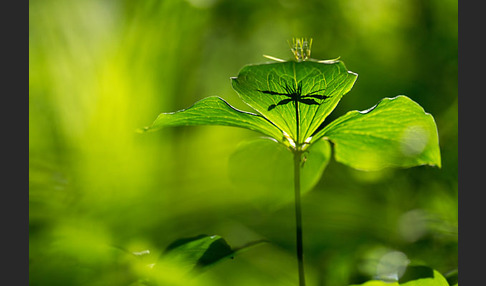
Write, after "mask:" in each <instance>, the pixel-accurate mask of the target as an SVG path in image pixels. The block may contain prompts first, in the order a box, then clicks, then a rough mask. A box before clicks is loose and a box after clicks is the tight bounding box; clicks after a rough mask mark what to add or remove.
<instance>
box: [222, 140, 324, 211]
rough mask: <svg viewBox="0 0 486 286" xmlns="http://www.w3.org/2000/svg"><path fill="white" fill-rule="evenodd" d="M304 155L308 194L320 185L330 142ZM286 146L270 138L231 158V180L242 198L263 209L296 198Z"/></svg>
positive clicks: (303, 180) (243, 148) (304, 189)
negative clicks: (255, 203) (316, 185)
mask: <svg viewBox="0 0 486 286" xmlns="http://www.w3.org/2000/svg"><path fill="white" fill-rule="evenodd" d="M307 151H308V152H305V153H304V160H305V162H304V163H303V164H302V166H301V189H302V192H303V193H305V192H307V191H309V190H310V189H311V188H312V187H314V185H315V184H316V183H317V182H318V181H319V179H320V177H321V175H322V173H323V171H324V169H325V167H326V166H327V164H328V163H329V159H330V157H331V147H330V144H329V142H327V141H325V140H321V141H319V142H316V144H313V145H312V146H311V147H310V148H309V149H308V150H307ZM292 156H293V155H292V153H291V152H289V151H288V150H287V148H286V147H284V146H283V145H282V144H278V143H277V142H275V141H273V140H270V139H268V138H260V139H255V140H252V141H248V142H244V143H242V144H240V146H238V148H237V149H236V150H235V152H234V153H233V154H232V155H231V156H230V158H229V176H230V178H231V180H232V182H233V183H234V184H235V186H236V187H237V188H238V190H239V191H238V195H239V196H242V197H244V196H246V197H248V198H253V199H254V201H256V202H257V203H259V204H261V205H267V206H278V205H279V204H281V203H287V202H289V201H291V200H292V199H293V197H294V191H293V182H294V177H293V174H294V173H293V165H292V164H293V157H292Z"/></svg>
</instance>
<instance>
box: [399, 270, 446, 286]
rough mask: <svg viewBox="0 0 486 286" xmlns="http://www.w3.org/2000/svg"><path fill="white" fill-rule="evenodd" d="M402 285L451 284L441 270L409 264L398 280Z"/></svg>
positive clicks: (438, 285) (432, 285) (433, 285)
mask: <svg viewBox="0 0 486 286" xmlns="http://www.w3.org/2000/svg"><path fill="white" fill-rule="evenodd" d="M398 282H399V283H400V285H401V286H449V283H448V282H447V280H446V279H445V278H444V276H442V274H440V272H439V271H437V270H435V269H432V268H430V267H427V266H409V267H407V270H406V271H405V273H404V274H403V276H402V277H401V278H400V279H399V281H398Z"/></svg>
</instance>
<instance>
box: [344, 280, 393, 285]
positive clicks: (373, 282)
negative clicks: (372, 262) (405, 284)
mask: <svg viewBox="0 0 486 286" xmlns="http://www.w3.org/2000/svg"><path fill="white" fill-rule="evenodd" d="M350 286H399V284H398V283H397V282H385V281H381V280H370V281H366V282H365V283H363V284H359V285H358V284H353V285H350Z"/></svg>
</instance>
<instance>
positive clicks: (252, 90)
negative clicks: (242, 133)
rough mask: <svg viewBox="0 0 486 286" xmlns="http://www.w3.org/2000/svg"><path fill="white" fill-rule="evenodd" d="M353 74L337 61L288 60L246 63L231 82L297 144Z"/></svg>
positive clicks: (326, 112)
mask: <svg viewBox="0 0 486 286" xmlns="http://www.w3.org/2000/svg"><path fill="white" fill-rule="evenodd" d="M356 78H357V75H356V74H355V73H352V72H350V71H348V70H347V69H346V67H345V66H344V63H342V62H340V61H336V62H333V63H319V62H316V61H303V62H294V61H288V62H279V63H265V64H257V65H247V66H245V67H243V68H242V69H241V71H240V72H239V73H238V76H237V77H235V78H233V79H232V85H233V88H234V89H235V90H236V92H237V93H238V94H239V96H240V97H241V99H242V100H243V101H244V102H245V103H247V104H248V105H250V106H251V107H252V108H254V109H255V110H257V111H258V112H259V113H260V114H262V115H263V116H264V117H265V118H267V119H268V120H270V121H271V122H273V123H274V124H275V125H276V126H277V127H278V128H279V129H280V130H282V131H284V132H285V133H286V134H287V135H288V136H289V137H290V138H291V139H292V140H293V141H294V142H298V143H299V144H300V143H303V142H304V141H305V140H306V139H307V138H308V137H310V136H311V135H312V133H314V131H315V130H316V129H317V128H318V127H319V125H321V123H322V122H323V121H324V119H325V118H326V117H327V116H328V115H329V113H331V111H332V110H333V109H334V108H335V107H336V105H337V104H338V102H339V101H340V100H341V97H342V96H343V95H344V94H345V93H347V92H348V91H349V90H350V89H351V88H352V86H353V84H354V82H355V80H356ZM297 116H298V124H296V123H297Z"/></svg>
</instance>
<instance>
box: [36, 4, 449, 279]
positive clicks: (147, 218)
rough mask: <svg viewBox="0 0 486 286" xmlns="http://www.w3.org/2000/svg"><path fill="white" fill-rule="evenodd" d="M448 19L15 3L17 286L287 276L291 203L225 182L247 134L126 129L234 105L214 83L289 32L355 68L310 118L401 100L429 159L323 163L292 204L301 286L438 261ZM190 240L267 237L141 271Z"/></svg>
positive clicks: (437, 10)
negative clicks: (192, 110) (194, 267)
mask: <svg viewBox="0 0 486 286" xmlns="http://www.w3.org/2000/svg"><path fill="white" fill-rule="evenodd" d="M457 28H458V23H457V1H453V0H442V1H438V0H426V1H423V0H406V1H403V0H374V1H365V0H356V1H350V0H346V1H338V0H327V1H317V0H313V1H292V0H280V1H276V0H269V1H257V0H242V1H229V0H186V1H184V0H171V1H128V0H119V1H114V0H110V1H109V0H106V1H105V0H98V1H94V0H83V1H60V0H42V1H40V0H39V1H37V0H30V1H29V125H30V127H29V182H30V183H29V280H30V285H149V284H144V283H145V282H144V281H145V280H144V279H146V278H147V279H149V280H150V281H155V282H157V283H158V285H296V284H297V281H298V277H297V266H296V265H297V262H296V260H295V241H294V236H295V233H294V217H293V215H294V214H293V203H292V202H291V201H289V202H287V203H283V204H280V205H279V206H278V207H268V205H266V204H261V203H259V202H262V201H271V199H272V197H271V195H270V192H269V194H268V195H267V194H266V193H265V191H262V190H260V189H259V190H252V189H244V188H239V187H237V186H235V185H234V184H233V183H232V182H231V180H230V179H229V176H228V160H229V158H230V156H231V154H232V153H233V152H234V151H235V150H236V149H237V147H238V145H239V144H240V143H242V142H245V141H246V140H249V139H255V138H257V137H259V136H260V135H259V134H257V133H255V132H252V131H248V130H243V129H238V128H231V127H220V126H201V127H181V128H170V129H164V130H162V131H159V132H155V133H148V134H139V133H136V132H135V130H136V129H137V128H140V127H144V126H147V125H149V124H151V123H152V121H153V120H154V119H155V118H156V116H157V115H158V114H159V113H161V112H170V111H175V110H179V109H182V108H186V107H189V106H190V105H192V104H193V103H194V102H195V101H197V100H199V99H202V98H204V97H207V96H212V95H218V96H221V97H223V98H224V99H225V100H227V101H228V102H229V103H230V104H231V105H233V106H235V107H237V108H239V109H243V110H250V109H249V107H247V106H245V105H244V104H243V103H242V102H241V100H239V98H238V96H237V94H236V92H234V91H233V90H232V88H231V83H230V77H232V76H236V75H237V74H238V71H239V69H240V68H242V67H243V66H244V65H245V64H250V63H261V62H266V61H268V60H267V59H265V58H263V57H262V55H263V54H268V55H272V56H274V57H278V58H284V59H289V58H290V57H291V53H290V49H289V47H288V44H287V41H288V40H291V39H292V38H293V37H312V38H313V46H312V57H313V58H317V59H330V58H335V57H338V56H340V57H341V60H342V61H343V62H344V63H345V64H346V66H347V68H348V69H349V70H351V71H353V72H356V73H358V74H359V77H358V80H357V82H356V84H355V86H354V88H353V89H352V90H351V92H350V93H348V94H347V95H346V96H344V97H343V99H342V100H341V102H340V104H339V105H338V107H337V108H336V109H335V111H334V112H333V113H332V114H331V115H330V117H329V118H328V119H327V120H326V122H329V121H330V120H332V119H334V118H336V117H338V116H340V115H342V114H344V113H345V112H347V111H349V110H355V109H357V110H363V109H367V108H369V107H371V106H373V105H375V104H376V103H377V102H378V101H379V100H380V99H381V98H383V97H394V96H396V95H400V94H403V95H407V96H408V97H410V98H412V99H413V100H415V101H416V102H418V103H419V104H420V105H422V106H423V107H424V109H425V110H426V111H427V112H429V113H431V114H432V115H433V116H434V117H435V120H436V123H437V126H438V131H439V141H440V147H441V153H442V166H443V167H442V169H437V168H433V167H427V166H422V167H416V168H411V169H398V170H384V171H379V172H360V171H356V170H353V169H350V168H349V167H346V166H343V165H340V164H339V163H336V162H335V161H331V162H330V164H329V165H328V167H327V169H326V170H325V172H324V175H323V176H322V178H321V180H320V181H319V182H318V184H317V185H316V186H315V188H314V189H313V190H312V191H311V192H309V193H307V194H305V195H304V196H303V201H302V203H303V220H304V225H303V227H304V257H305V262H306V272H307V273H306V274H307V280H308V284H309V285H337V286H339V285H348V284H351V283H361V282H363V281H365V280H367V279H371V278H372V277H373V276H375V275H377V271H379V268H380V267H378V266H379V264H380V261H381V260H382V258H383V257H386V255H387V254H390V253H401V254H403V255H405V256H406V257H407V259H409V260H410V261H411V262H416V263H422V264H425V265H428V266H430V267H432V268H434V269H437V270H438V271H439V272H441V273H443V274H444V275H446V274H447V273H448V272H450V271H454V270H455V269H457V237H458V235H457V218H458V212H457V194H458V184H457V182H458V168H457V167H458V152H457V147H458V139H457V129H458V128H457V122H458V119H457V107H458V104H457V98H458V92H457V85H458V83H457V82H458V80H457V78H458V74H457V71H458V68H457V52H458V44H457V35H458V33H457ZM289 167H291V166H289ZM269 188H271V186H270V187H269ZM273 191H275V190H273ZM276 191H278V190H276ZM287 195H288V194H287ZM198 234H210V235H212V234H218V235H221V236H222V237H224V238H225V239H226V240H227V242H228V243H229V244H230V245H231V246H234V247H238V246H242V245H244V244H246V243H248V242H251V241H254V240H258V239H262V238H264V239H268V240H270V241H271V243H267V244H262V245H259V246H255V247H254V248H252V249H249V250H248V251H246V252H243V253H241V254H240V255H238V256H236V257H235V259H232V260H226V261H223V262H221V263H218V264H216V265H215V266H214V267H212V268H210V269H208V270H207V271H206V272H204V273H202V274H201V275H199V276H196V277H192V278H191V277H187V276H186V275H185V274H184V273H183V272H181V271H179V270H178V269H177V268H176V267H174V266H173V265H166V266H161V267H159V271H158V272H157V273H156V274H154V273H152V272H151V271H150V269H149V268H150V267H148V266H147V265H150V264H153V263H158V257H159V255H160V254H161V253H162V252H163V250H164V248H165V247H166V246H167V245H169V244H170V243H171V242H172V241H174V240H176V239H178V238H183V237H191V236H195V235H198ZM121 249H124V250H126V251H122V250H121ZM144 250H149V251H150V254H148V255H145V256H143V257H138V258H137V257H135V258H134V257H132V256H130V255H128V254H127V251H128V252H140V251H144ZM403 255H402V256H403ZM380 259H381V260H380ZM378 274H379V273H378Z"/></svg>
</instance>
